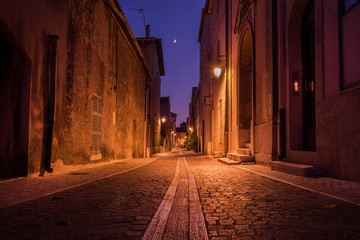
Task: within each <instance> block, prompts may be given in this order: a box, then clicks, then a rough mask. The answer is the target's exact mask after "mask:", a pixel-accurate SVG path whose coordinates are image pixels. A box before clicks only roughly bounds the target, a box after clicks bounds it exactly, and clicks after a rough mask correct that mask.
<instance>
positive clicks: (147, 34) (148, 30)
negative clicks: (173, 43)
mask: <svg viewBox="0 0 360 240" xmlns="http://www.w3.org/2000/svg"><path fill="white" fill-rule="evenodd" d="M145 37H146V38H149V37H150V25H149V24H148V25H146V27H145Z"/></svg>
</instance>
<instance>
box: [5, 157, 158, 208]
mask: <svg viewBox="0 0 360 240" xmlns="http://www.w3.org/2000/svg"><path fill="white" fill-rule="evenodd" d="M157 159H158V158H155V159H152V160H151V161H149V162H146V163H144V164H141V165H139V166H136V167H133V168H130V169H127V170H124V171H121V172H117V173H113V174H110V175H107V176H105V177H101V178H97V179H92V180H89V181H86V182H83V183H79V184H75V185H72V186H70V187H66V188H61V189H58V190H56V191H53V192H50V193H46V194H43V195H40V196H36V197H33V198H28V199H25V200H23V201H19V202H16V203H14V204H11V205H7V206H5V207H3V208H7V207H11V206H14V205H17V204H20V203H24V202H29V201H31V200H34V199H38V198H42V197H46V196H49V195H52V194H55V193H58V192H63V191H66V190H69V189H72V188H76V187H80V186H82V185H86V184H89V183H93V182H96V181H99V180H103V179H106V178H110V177H113V176H116V175H120V174H123V173H126V172H130V171H132V170H135V169H137V168H140V167H143V166H145V165H147V164H149V163H152V162H153V161H155V160H157ZM0 209H2V208H1V207H0Z"/></svg>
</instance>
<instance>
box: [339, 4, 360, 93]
mask: <svg viewBox="0 0 360 240" xmlns="http://www.w3.org/2000/svg"><path fill="white" fill-rule="evenodd" d="M339 3H340V5H339V10H340V11H339V12H340V22H339V30H340V39H339V40H340V41H339V42H340V47H339V49H340V59H341V60H340V74H341V85H340V88H341V90H344V89H348V88H352V87H355V86H358V85H360V71H359V70H358V69H359V67H358V65H359V62H360V48H359V42H360V28H359V27H358V26H357V24H356V23H359V22H360V4H359V3H360V0H342V1H339Z"/></svg>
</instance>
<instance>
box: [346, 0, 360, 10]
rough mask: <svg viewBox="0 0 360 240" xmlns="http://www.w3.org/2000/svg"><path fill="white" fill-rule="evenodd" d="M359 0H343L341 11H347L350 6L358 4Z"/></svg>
mask: <svg viewBox="0 0 360 240" xmlns="http://www.w3.org/2000/svg"><path fill="white" fill-rule="evenodd" d="M359 2H360V1H359V0H344V1H343V11H344V12H345V13H346V12H347V11H349V10H350V9H351V8H352V7H354V6H355V5H356V4H358V3H359Z"/></svg>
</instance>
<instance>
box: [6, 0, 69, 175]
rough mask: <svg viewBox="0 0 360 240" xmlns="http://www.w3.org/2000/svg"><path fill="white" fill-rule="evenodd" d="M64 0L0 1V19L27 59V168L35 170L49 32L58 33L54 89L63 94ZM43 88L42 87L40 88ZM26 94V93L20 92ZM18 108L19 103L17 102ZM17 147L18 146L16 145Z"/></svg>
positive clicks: (44, 100) (38, 158)
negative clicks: (29, 78) (34, 1)
mask: <svg viewBox="0 0 360 240" xmlns="http://www.w3.org/2000/svg"><path fill="white" fill-rule="evenodd" d="M67 9H68V1H60V0H59V1H45V0H39V1H37V3H36V4H33V2H31V1H23V0H19V1H3V2H2V3H1V8H0V16H1V17H0V20H1V21H2V22H3V23H4V24H5V25H6V26H7V28H8V29H10V31H11V34H12V35H13V36H14V37H15V38H16V39H15V40H16V41H18V43H19V45H21V48H23V49H24V51H25V53H26V55H27V56H28V58H29V60H30V65H31V70H30V72H31V73H30V75H31V84H30V88H31V90H30V103H29V106H30V111H29V126H28V128H29V135H28V136H23V137H24V138H26V137H28V138H29V139H28V140H29V143H28V172H29V173H33V172H38V171H39V169H40V161H41V157H42V153H43V151H44V143H43V135H44V124H45V122H44V121H45V115H46V113H47V96H48V92H47V90H46V89H48V87H49V81H50V80H49V76H48V66H49V59H48V54H49V38H48V36H49V35H51V34H56V35H58V36H59V40H58V51H57V62H58V63H57V68H56V71H57V74H56V78H57V79H58V81H57V89H56V95H57V96H58V98H57V100H58V99H61V98H62V96H63V92H62V86H63V83H64V79H65V72H66V71H65V63H66V34H67V25H66V22H67ZM44 89H45V90H44ZM22 94H27V93H22ZM18 107H19V108H20V107H21V106H19V105H18ZM17 147H19V146H17Z"/></svg>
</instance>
